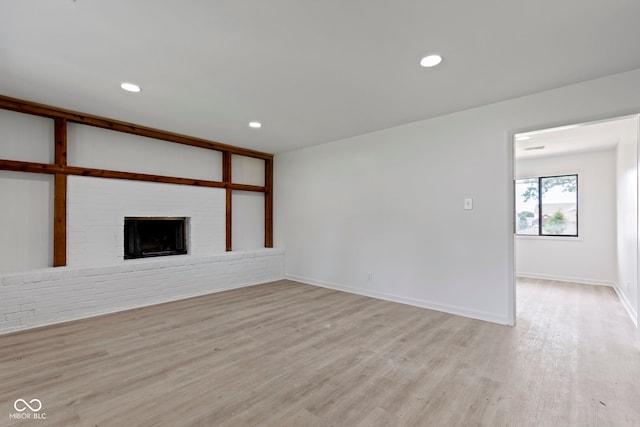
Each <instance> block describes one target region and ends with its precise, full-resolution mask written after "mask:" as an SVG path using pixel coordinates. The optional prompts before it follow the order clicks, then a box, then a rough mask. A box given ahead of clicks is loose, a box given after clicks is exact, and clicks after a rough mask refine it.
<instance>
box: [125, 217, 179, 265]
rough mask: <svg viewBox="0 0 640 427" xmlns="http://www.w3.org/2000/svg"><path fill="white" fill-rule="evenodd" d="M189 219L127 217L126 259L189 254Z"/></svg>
mask: <svg viewBox="0 0 640 427" xmlns="http://www.w3.org/2000/svg"><path fill="white" fill-rule="evenodd" d="M186 225H187V218H166V217H126V218H125V219H124V259H135V258H148V257H157V256H167V255H185V254H186V253H187V239H186V238H187V233H186Z"/></svg>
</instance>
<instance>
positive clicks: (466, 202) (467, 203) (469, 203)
mask: <svg viewBox="0 0 640 427" xmlns="http://www.w3.org/2000/svg"><path fill="white" fill-rule="evenodd" d="M464 208H465V210H469V209H473V199H472V198H470V197H468V198H466V199H464Z"/></svg>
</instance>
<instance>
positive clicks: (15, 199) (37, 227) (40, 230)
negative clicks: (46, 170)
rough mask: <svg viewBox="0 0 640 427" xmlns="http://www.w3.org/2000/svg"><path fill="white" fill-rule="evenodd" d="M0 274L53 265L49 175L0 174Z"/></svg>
mask: <svg viewBox="0 0 640 427" xmlns="http://www.w3.org/2000/svg"><path fill="white" fill-rule="evenodd" d="M0 200H1V202H0V273H3V272H4V273H7V272H13V271H23V270H29V269H32V268H39V267H43V266H48V265H53V250H52V248H53V176H52V175H41V174H32V173H22V172H6V171H0Z"/></svg>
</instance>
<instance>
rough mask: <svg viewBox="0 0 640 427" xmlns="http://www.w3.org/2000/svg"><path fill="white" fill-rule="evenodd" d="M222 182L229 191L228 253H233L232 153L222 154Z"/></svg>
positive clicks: (227, 220) (225, 152)
mask: <svg viewBox="0 0 640 427" xmlns="http://www.w3.org/2000/svg"><path fill="white" fill-rule="evenodd" d="M222 181H223V182H224V184H225V187H226V189H227V190H226V191H227V201H226V236H227V243H226V245H227V252H231V250H232V248H233V245H232V239H231V225H232V224H231V218H232V210H231V188H229V184H231V151H223V152H222Z"/></svg>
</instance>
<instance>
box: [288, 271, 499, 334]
mask: <svg viewBox="0 0 640 427" xmlns="http://www.w3.org/2000/svg"><path fill="white" fill-rule="evenodd" d="M286 279H288V280H293V281H296V282H300V283H304V284H307V285H312V286H318V287H321V288H327V289H333V290H336V291H342V292H348V293H350V294H356V295H361V296H365V297H370V298H376V299H380V300H384V301H390V302H397V303H400V304H406V305H412V306H415V307H420V308H426V309H429V310H435V311H441V312H444V313H449V314H454V315H456V316H462V317H468V318H471V319H476V320H483V321H485V322H491V323H498V324H500V325H508V324H509V323H508V319H507V317H506V316H498V315H495V314H493V313H487V312H482V311H477V310H469V309H466V308H462V307H457V306H451V305H447V304H439V303H434V302H431V301H425V300H421V299H416V298H410V297H403V296H400V295H394V294H389V293H386V292H378V291H372V290H369V289H363V288H357V287H352V286H346V285H341V284H338V283H332V282H326V281H323V280H315V279H310V278H308V277H302V276H296V275H291V274H288V275H287V276H286Z"/></svg>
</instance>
